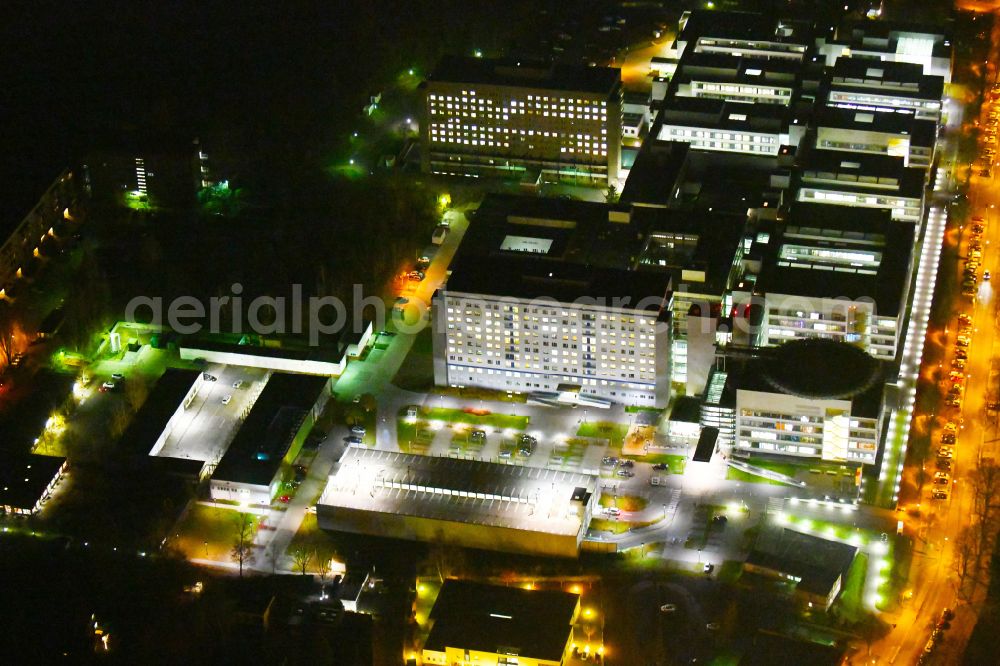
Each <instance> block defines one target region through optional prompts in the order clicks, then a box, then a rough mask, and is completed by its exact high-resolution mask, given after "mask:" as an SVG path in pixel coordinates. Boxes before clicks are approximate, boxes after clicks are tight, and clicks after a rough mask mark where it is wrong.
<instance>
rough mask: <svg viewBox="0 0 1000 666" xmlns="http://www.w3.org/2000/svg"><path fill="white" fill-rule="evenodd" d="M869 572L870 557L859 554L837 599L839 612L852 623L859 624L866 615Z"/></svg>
mask: <svg viewBox="0 0 1000 666" xmlns="http://www.w3.org/2000/svg"><path fill="white" fill-rule="evenodd" d="M867 572H868V555H866V554H865V553H858V556H857V557H855V558H854V562H853V563H852V564H851V568H850V569H848V571H847V576H846V577H845V578H844V583H843V588H842V590H841V593H840V597H839V598H838V599H837V602H836V603H837V610H838V611H839V613H840V614H841V615H842V616H843V617H845V618H847V619H848V620H849V621H851V622H857V621H858V620H860V619H861V618H862V617H863V616H864V615H865V614H866V611H865V608H864V594H865V576H866V574H867Z"/></svg>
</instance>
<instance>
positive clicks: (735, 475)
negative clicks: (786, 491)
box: [726, 467, 785, 486]
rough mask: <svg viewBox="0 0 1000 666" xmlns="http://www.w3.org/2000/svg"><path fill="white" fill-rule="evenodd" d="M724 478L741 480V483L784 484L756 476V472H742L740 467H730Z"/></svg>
mask: <svg viewBox="0 0 1000 666" xmlns="http://www.w3.org/2000/svg"><path fill="white" fill-rule="evenodd" d="M726 479H727V480H729V481H741V482H743V483H768V484H770V485H772V486H783V485H785V484H784V483H781V482H780V481H772V480H771V479H765V478H764V477H762V476H757V475H756V474H750V473H749V472H744V471H743V470H741V469H733V468H732V467H730V468H729V469H727V470H726Z"/></svg>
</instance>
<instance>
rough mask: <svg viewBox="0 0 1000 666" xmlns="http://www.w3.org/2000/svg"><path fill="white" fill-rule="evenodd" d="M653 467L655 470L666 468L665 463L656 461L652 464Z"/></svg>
mask: <svg viewBox="0 0 1000 666" xmlns="http://www.w3.org/2000/svg"><path fill="white" fill-rule="evenodd" d="M653 469H655V470H657V471H660V470H664V469H667V463H656V464H655V465H653Z"/></svg>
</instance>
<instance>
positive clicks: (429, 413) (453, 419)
mask: <svg viewBox="0 0 1000 666" xmlns="http://www.w3.org/2000/svg"><path fill="white" fill-rule="evenodd" d="M402 416H403V417H404V418H405V416H406V411H405V410H404V411H403V412H402ZM418 420H419V421H428V422H429V421H441V422H442V423H461V424H464V425H468V426H471V427H483V426H489V427H491V428H493V429H494V430H507V429H508V428H509V429H512V430H524V429H525V428H527V427H528V417H527V416H516V415H513V414H492V413H491V414H484V415H482V416H480V415H478V414H470V413H468V412H465V411H462V410H461V409H448V408H442V407H433V408H431V409H421V410H420V411H419V417H418Z"/></svg>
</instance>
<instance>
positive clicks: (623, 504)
mask: <svg viewBox="0 0 1000 666" xmlns="http://www.w3.org/2000/svg"><path fill="white" fill-rule="evenodd" d="M600 504H601V506H616V507H618V508H619V509H621V510H622V511H642V510H643V509H645V508H646V507H647V506H649V500H647V499H646V498H645V497H638V496H636V495H619V496H618V497H615V496H613V495H601V500H600Z"/></svg>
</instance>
